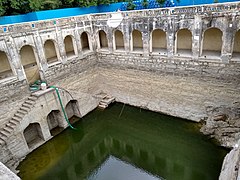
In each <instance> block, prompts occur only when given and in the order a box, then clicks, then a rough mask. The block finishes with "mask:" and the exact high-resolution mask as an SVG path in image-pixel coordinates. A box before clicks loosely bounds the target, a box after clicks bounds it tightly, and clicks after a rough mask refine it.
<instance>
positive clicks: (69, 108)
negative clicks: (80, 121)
mask: <svg viewBox="0 0 240 180" xmlns="http://www.w3.org/2000/svg"><path fill="white" fill-rule="evenodd" d="M65 111H66V113H67V117H68V119H69V121H70V122H71V123H73V121H74V122H75V120H74V118H73V117H74V116H75V117H78V118H80V117H81V115H80V111H79V106H78V101H77V100H70V101H69V102H68V103H67V105H66V107H65ZM71 118H72V119H71Z"/></svg>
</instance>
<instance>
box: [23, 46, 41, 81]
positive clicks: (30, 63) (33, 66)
mask: <svg viewBox="0 0 240 180" xmlns="http://www.w3.org/2000/svg"><path fill="white" fill-rule="evenodd" d="M20 57H21V63H22V66H23V68H24V71H25V75H26V78H27V81H28V83H34V82H35V81H36V80H39V79H40V73H39V68H38V65H37V61H36V56H35V53H34V50H33V47H32V46H30V45H25V46H23V47H22V48H21V49H20Z"/></svg>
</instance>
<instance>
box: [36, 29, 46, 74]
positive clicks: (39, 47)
mask: <svg viewBox="0 0 240 180" xmlns="http://www.w3.org/2000/svg"><path fill="white" fill-rule="evenodd" d="M33 38H34V43H35V47H36V48H35V51H36V55H37V56H38V60H39V71H40V76H41V79H45V78H44V72H45V71H46V70H47V68H48V64H47V61H46V58H45V51H44V48H43V44H42V41H41V38H40V36H39V33H38V32H37V33H35V34H34V36H33Z"/></svg>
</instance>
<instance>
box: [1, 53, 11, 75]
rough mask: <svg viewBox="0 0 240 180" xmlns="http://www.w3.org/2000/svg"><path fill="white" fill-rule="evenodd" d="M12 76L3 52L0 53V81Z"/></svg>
mask: <svg viewBox="0 0 240 180" xmlns="http://www.w3.org/2000/svg"><path fill="white" fill-rule="evenodd" d="M11 76H13V72H12V68H11V66H10V63H9V60H8V57H7V55H6V53H5V52H3V51H0V80H1V79H5V78H7V77H11Z"/></svg>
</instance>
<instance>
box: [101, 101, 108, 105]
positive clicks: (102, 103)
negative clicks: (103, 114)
mask: <svg viewBox="0 0 240 180" xmlns="http://www.w3.org/2000/svg"><path fill="white" fill-rule="evenodd" d="M99 104H101V105H108V104H107V103H105V102H102V101H100V103H99Z"/></svg>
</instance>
